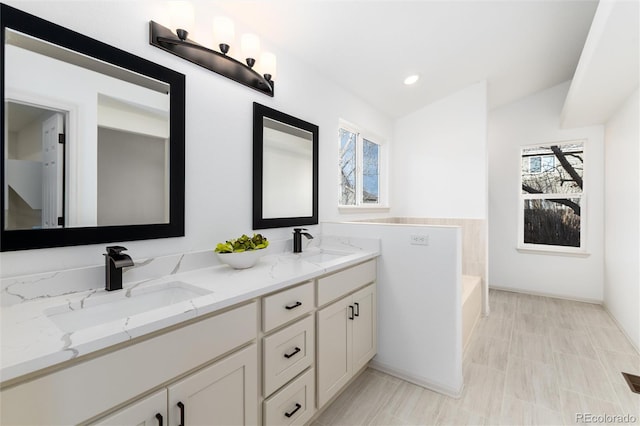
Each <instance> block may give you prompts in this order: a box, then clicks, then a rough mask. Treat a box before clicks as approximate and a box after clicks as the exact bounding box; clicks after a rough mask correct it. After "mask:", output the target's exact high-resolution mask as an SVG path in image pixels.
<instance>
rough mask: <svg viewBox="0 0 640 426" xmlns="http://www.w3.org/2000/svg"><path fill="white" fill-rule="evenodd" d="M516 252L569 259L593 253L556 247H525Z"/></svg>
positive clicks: (519, 247) (520, 247)
mask: <svg viewBox="0 0 640 426" xmlns="http://www.w3.org/2000/svg"><path fill="white" fill-rule="evenodd" d="M516 250H517V251H518V252H520V253H527V254H543V255H551V256H569V257H589V256H591V253H588V252H586V251H584V250H580V249H576V250H567V249H563V248H555V247H536V246H533V247H523V246H518V247H516Z"/></svg>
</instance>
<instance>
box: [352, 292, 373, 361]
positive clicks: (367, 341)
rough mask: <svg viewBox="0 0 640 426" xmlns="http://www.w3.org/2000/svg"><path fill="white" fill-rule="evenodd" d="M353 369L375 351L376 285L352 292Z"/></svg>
mask: <svg viewBox="0 0 640 426" xmlns="http://www.w3.org/2000/svg"><path fill="white" fill-rule="evenodd" d="M352 297H353V306H354V310H355V314H354V315H355V319H354V321H353V324H352V325H353V356H352V358H351V359H352V360H353V371H354V372H357V371H358V370H360V369H361V368H362V367H364V366H365V365H366V364H367V362H369V360H370V359H371V358H373V356H374V355H375V354H376V352H377V338H376V336H377V330H376V287H375V285H370V286H368V287H365V288H363V289H362V290H360V291H358V292H356V293H354V294H353V296H352Z"/></svg>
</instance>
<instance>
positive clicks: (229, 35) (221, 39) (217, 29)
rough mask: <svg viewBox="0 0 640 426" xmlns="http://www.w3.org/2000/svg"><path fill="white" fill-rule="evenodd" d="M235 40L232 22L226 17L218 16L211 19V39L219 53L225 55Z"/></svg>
mask: <svg viewBox="0 0 640 426" xmlns="http://www.w3.org/2000/svg"><path fill="white" fill-rule="evenodd" d="M234 38H235V27H234V25H233V21H232V20H231V19H229V18H227V17H226V16H218V17H216V18H214V19H213V39H214V41H215V43H216V44H217V45H218V46H220V51H221V52H222V53H224V54H226V53H227V52H228V51H229V49H230V47H231V45H232V44H233V41H234Z"/></svg>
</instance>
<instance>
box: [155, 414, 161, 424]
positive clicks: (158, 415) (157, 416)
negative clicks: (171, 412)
mask: <svg viewBox="0 0 640 426" xmlns="http://www.w3.org/2000/svg"><path fill="white" fill-rule="evenodd" d="M156 419H158V426H162V414H160V413H158V414H156Z"/></svg>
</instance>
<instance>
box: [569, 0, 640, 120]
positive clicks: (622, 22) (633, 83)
mask: <svg viewBox="0 0 640 426" xmlns="http://www.w3.org/2000/svg"><path fill="white" fill-rule="evenodd" d="M639 27H640V2H637V1H618V2H612V1H606V2H602V3H600V4H599V6H598V10H597V11H596V15H595V18H594V19H593V25H592V26H591V30H590V31H589V37H588V38H587V42H586V43H585V47H584V50H583V51H582V55H581V56H580V62H579V63H578V67H577V69H576V74H575V77H574V78H573V81H572V82H571V87H570V89H569V93H568V95H567V99H566V101H565V104H564V108H563V110H562V117H561V120H562V125H563V126H564V127H582V126H588V125H592V124H600V123H605V122H607V121H608V120H609V118H610V117H611V116H612V115H613V114H614V113H615V111H616V110H617V109H618V108H619V107H620V106H621V105H622V104H623V103H624V101H625V100H626V98H627V97H628V96H629V95H630V94H631V93H633V91H634V89H635V88H637V87H638V83H639V81H640V29H639Z"/></svg>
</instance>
